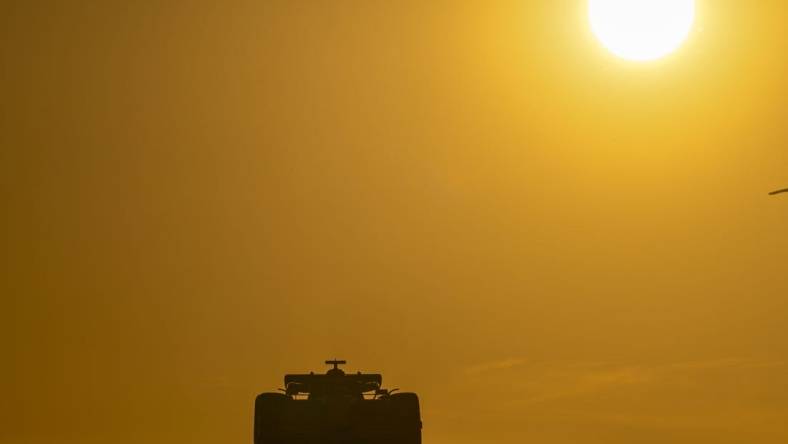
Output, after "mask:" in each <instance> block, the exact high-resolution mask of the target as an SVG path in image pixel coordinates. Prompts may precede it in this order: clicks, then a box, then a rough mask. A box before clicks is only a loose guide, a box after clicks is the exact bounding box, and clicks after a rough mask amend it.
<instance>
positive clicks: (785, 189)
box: [769, 188, 788, 196]
mask: <svg viewBox="0 0 788 444" xmlns="http://www.w3.org/2000/svg"><path fill="white" fill-rule="evenodd" d="M782 193H788V188H784V189H782V190H777V191H772V192H771V193H769V196H776V195H778V194H782Z"/></svg>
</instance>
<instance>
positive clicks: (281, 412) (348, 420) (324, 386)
mask: <svg viewBox="0 0 788 444" xmlns="http://www.w3.org/2000/svg"><path fill="white" fill-rule="evenodd" d="M326 364H330V365H333V366H334V367H333V368H332V369H330V370H328V372H326V374H324V375H323V374H314V373H309V374H301V375H285V388H284V389H280V390H281V391H282V392H283V393H263V394H260V395H258V396H257V399H256V400H255V405H254V444H420V443H421V416H420V414H419V398H418V396H416V394H415V393H394V392H396V389H394V390H386V389H384V388H382V387H381V383H382V382H383V377H382V376H381V375H379V374H362V373H361V372H359V373H356V374H345V372H344V371H342V370H341V369H340V368H339V365H340V364H345V361H336V360H335V361H326Z"/></svg>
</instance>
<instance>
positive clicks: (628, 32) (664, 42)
mask: <svg viewBox="0 0 788 444" xmlns="http://www.w3.org/2000/svg"><path fill="white" fill-rule="evenodd" d="M588 17H589V20H590V21H591V29H592V30H593V31H594V34H595V35H596V36H597V38H598V39H599V40H600V41H601V42H602V44H603V45H604V46H605V47H606V48H607V49H609V50H610V51H611V52H612V53H613V54H615V55H617V56H619V57H622V58H624V59H627V60H636V61H647V60H654V59H658V58H660V57H663V56H666V55H668V54H670V53H671V52H673V51H674V50H676V49H677V48H678V47H679V46H681V44H682V43H683V42H684V40H686V38H687V36H688V35H689V33H690V30H691V29H692V24H693V22H694V21H695V0H589V1H588Z"/></svg>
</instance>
